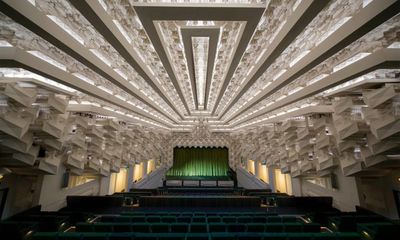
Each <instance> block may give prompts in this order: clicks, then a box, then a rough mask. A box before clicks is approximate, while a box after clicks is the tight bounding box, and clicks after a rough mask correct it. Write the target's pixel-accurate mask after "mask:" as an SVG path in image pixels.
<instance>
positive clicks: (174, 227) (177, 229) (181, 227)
mask: <svg viewBox="0 0 400 240" xmlns="http://www.w3.org/2000/svg"><path fill="white" fill-rule="evenodd" d="M170 228H171V232H172V233H186V232H188V231H189V224H187V223H172V224H171V225H170Z"/></svg>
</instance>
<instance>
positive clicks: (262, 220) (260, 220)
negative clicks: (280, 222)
mask: <svg viewBox="0 0 400 240" xmlns="http://www.w3.org/2000/svg"><path fill="white" fill-rule="evenodd" d="M267 219H268V218H267V217H266V216H254V217H253V218H252V222H253V223H266V222H267Z"/></svg>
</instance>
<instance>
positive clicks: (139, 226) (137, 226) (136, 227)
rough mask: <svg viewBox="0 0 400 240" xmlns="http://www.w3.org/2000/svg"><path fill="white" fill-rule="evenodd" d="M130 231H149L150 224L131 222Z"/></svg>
mask: <svg viewBox="0 0 400 240" xmlns="http://www.w3.org/2000/svg"><path fill="white" fill-rule="evenodd" d="M132 231H133V232H137V233H149V232H151V231H150V225H149V224H147V223H134V224H132Z"/></svg>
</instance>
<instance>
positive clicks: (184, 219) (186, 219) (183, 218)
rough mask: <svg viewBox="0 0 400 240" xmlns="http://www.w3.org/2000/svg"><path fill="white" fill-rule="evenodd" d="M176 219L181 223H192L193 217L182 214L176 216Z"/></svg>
mask: <svg viewBox="0 0 400 240" xmlns="http://www.w3.org/2000/svg"><path fill="white" fill-rule="evenodd" d="M176 221H177V222H181V223H190V222H191V221H192V218H191V217H188V216H180V217H177V218H176Z"/></svg>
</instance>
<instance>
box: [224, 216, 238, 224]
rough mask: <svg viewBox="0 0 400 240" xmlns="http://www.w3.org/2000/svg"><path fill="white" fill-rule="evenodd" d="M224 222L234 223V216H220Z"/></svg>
mask: <svg viewBox="0 0 400 240" xmlns="http://www.w3.org/2000/svg"><path fill="white" fill-rule="evenodd" d="M222 222H224V223H236V217H222Z"/></svg>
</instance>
